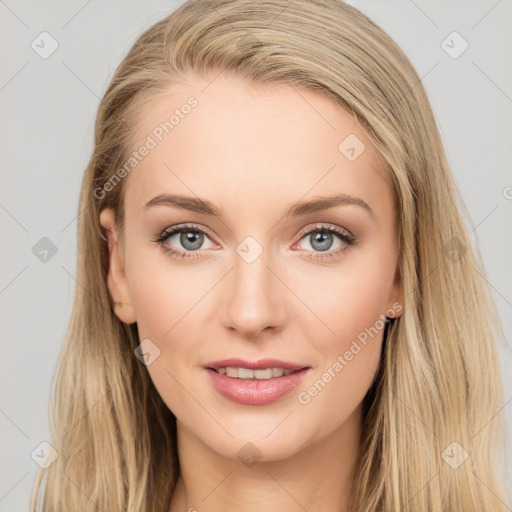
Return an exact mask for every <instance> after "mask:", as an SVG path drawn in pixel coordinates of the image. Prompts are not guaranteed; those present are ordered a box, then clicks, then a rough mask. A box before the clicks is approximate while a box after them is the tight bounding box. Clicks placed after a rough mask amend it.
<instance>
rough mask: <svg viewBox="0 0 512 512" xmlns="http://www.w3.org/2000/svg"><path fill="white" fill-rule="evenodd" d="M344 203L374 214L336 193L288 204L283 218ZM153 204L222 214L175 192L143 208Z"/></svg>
mask: <svg viewBox="0 0 512 512" xmlns="http://www.w3.org/2000/svg"><path fill="white" fill-rule="evenodd" d="M345 205H356V206H361V207H362V208H364V209H365V210H367V211H368V212H369V213H370V214H371V215H372V216H375V214H374V212H373V210H372V209H371V208H370V205H369V204H368V203H366V202H365V201H363V200H362V199H360V198H359V197H355V196H351V195H348V194H342V193H341V194H336V195H334V196H328V197H318V198H315V199H311V200H308V201H302V202H299V203H295V204H293V205H291V206H289V207H288V208H287V209H286V210H285V212H284V214H283V218H286V217H299V216H303V215H308V214H310V213H316V212H320V211H324V210H328V209H329V208H334V207H335V206H345ZM154 206H176V207H177V208H182V209H184V210H189V211H192V212H197V213H204V214H206V215H212V216H214V217H222V216H223V215H224V214H223V212H222V210H220V209H219V208H217V207H216V206H215V205H214V204H213V203H211V202H210V201H208V200H207V199H201V198H199V197H190V196H183V195H176V194H160V195H158V196H156V197H154V198H153V199H151V200H150V201H148V202H147V203H146V204H145V205H144V208H143V210H144V211H146V210H148V209H149V208H152V207H154Z"/></svg>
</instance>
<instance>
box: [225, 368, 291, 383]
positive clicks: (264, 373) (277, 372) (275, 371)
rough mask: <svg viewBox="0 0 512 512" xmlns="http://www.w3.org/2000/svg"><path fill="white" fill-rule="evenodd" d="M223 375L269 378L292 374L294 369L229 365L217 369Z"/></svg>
mask: <svg viewBox="0 0 512 512" xmlns="http://www.w3.org/2000/svg"><path fill="white" fill-rule="evenodd" d="M217 372H218V373H220V374H221V375H226V376H228V377H233V378H235V379H258V380H268V379H271V378H272V377H282V376H283V375H290V373H293V370H285V369H283V368H265V369H264V370H250V369H249V368H234V367H232V366H228V367H227V368H219V369H218V370H217Z"/></svg>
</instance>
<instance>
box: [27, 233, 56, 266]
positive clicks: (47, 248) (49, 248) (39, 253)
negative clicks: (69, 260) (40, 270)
mask: <svg viewBox="0 0 512 512" xmlns="http://www.w3.org/2000/svg"><path fill="white" fill-rule="evenodd" d="M32 254H33V255H34V256H35V257H36V258H37V259H38V260H39V261H41V262H42V263H48V262H49V261H50V260H51V259H52V258H53V257H54V256H55V255H56V254H57V246H56V245H55V244H54V243H53V242H52V241H51V240H50V239H49V238H48V237H46V236H43V238H41V239H40V240H39V241H38V242H36V243H35V244H34V246H33V247H32Z"/></svg>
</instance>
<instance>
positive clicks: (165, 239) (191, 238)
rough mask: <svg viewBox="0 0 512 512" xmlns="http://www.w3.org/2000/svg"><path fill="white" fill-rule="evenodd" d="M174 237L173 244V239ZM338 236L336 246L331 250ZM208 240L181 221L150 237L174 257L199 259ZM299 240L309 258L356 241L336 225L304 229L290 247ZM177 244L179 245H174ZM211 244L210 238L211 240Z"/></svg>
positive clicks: (332, 253) (327, 255)
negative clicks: (181, 223)
mask: <svg viewBox="0 0 512 512" xmlns="http://www.w3.org/2000/svg"><path fill="white" fill-rule="evenodd" d="M173 238H174V239H175V240H174V241H173V243H170V241H171V242H172V239H173ZM336 238H337V239H338V242H337V245H338V246H337V247H335V249H334V250H330V249H331V248H332V246H333V244H335V243H336ZM205 239H206V240H210V236H209V235H208V233H206V231H204V230H203V229H201V228H200V227H199V226H197V225H195V224H183V225H180V226H174V227H172V228H169V229H166V230H165V231H163V232H162V233H161V234H160V235H158V237H157V238H156V239H155V240H153V241H154V242H156V243H157V244H159V245H160V246H161V247H162V250H163V251H164V252H166V253H168V254H170V255H171V256H173V257H175V258H180V259H185V258H199V257H200V256H201V254H200V252H199V250H200V249H209V248H211V247H212V246H213V245H210V246H209V247H203V243H204V241H205ZM302 240H306V242H307V243H308V244H309V246H310V248H311V249H308V248H306V252H311V253H312V254H311V255H309V256H307V257H308V258H311V259H319V260H322V259H330V258H333V257H335V256H338V255H339V254H340V253H341V252H342V251H344V250H345V249H347V247H348V246H350V245H353V244H355V237H354V236H353V235H352V234H351V233H350V232H349V231H348V230H344V229H342V228H340V227H338V226H325V225H321V226H315V229H310V230H309V231H307V232H305V234H303V235H302V236H301V238H300V240H299V242H297V243H296V244H295V245H294V246H293V247H294V248H295V247H296V246H297V244H299V243H300V242H301V241H302ZM176 244H179V245H180V246H181V248H180V247H178V248H176ZM210 244H211V240H210Z"/></svg>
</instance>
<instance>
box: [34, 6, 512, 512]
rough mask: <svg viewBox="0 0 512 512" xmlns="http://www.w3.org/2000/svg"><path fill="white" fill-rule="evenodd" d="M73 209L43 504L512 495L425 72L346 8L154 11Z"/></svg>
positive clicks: (103, 123) (415, 503)
mask: <svg viewBox="0 0 512 512" xmlns="http://www.w3.org/2000/svg"><path fill="white" fill-rule="evenodd" d="M79 209H80V211H82V214H81V215H80V217H79V226H78V230H79V240H78V253H79V260H78V275H77V281H78V282H79V283H81V284H82V286H80V287H77V288H76V296H75V303H74V308H73V313H72V318H71V323H70V327H69V330H68V335H67V339H66V342H65V346H64V349H63V351H62V355H61V359H60V363H59V368H58V373H57V376H56V380H55V384H54V386H55V387H54V391H53V394H52V395H53V396H52V400H53V407H54V409H53V417H52V435H53V438H54V441H53V445H54V448H55V450H56V452H57V454H58V457H57V458H56V459H55V460H54V462H53V463H52V464H50V465H48V468H47V469H46V470H45V471H43V470H42V471H41V473H40V474H39V477H38V480H37V482H36V487H35V492H34V495H33V500H32V510H36V509H38V508H37V506H38V503H37V501H38V500H37V497H38V494H39V491H40V490H42V489H43V487H42V485H41V484H42V478H43V476H45V475H46V481H45V496H44V499H40V500H39V505H40V506H41V508H40V509H41V510H45V511H46V510H48V511H49V510H52V511H57V510H81V511H86V510H98V509H99V510H105V511H107V510H133V511H140V510H148V511H165V512H169V511H170V512H176V511H178V510H200V511H201V510H204V511H214V510H234V509H235V508H236V509H238V510H243V511H246V512H247V511H253V510H260V509H261V508H262V506H265V505H271V507H272V508H273V509H276V510H290V511H291V510H308V511H315V510H323V511H349V510H350V511H365V512H370V511H382V512H384V511H386V512H387V511H392V510H393V511H399V510H407V511H427V510H428V511H439V512H440V511H445V510H464V511H465V512H468V511H475V512H476V511H493V512H494V511H499V510H505V502H506V497H505V491H504V486H503V482H502V477H501V476H500V474H499V472H498V470H497V468H496V467H495V455H496V453H497V446H498V442H502V441H503V439H502V437H500V435H501V436H502V432H501V430H500V427H502V426H503V425H502V423H500V422H502V418H501V416H499V415H497V412H498V411H499V410H500V408H501V406H502V397H501V381H500V376H499V373H498V364H497V357H496V352H495V335H496V333H497V332H499V326H498V322H497V316H496V314H495V311H494V307H493V304H492V301H491V300H490V297H489V294H488V290H487V289H486V288H485V286H484V281H483V280H482V279H481V277H480V276H479V275H478V273H480V274H482V275H484V274H483V269H482V267H481V263H480V260H479V259H478V258H477V257H476V256H475V255H474V254H473V250H472V248H471V242H470V238H469V235H468V233H467V230H466V227H465V225H464V222H463V218H462V216H461V213H460V209H461V206H460V199H459V197H458V194H457V191H456V189H455V186H454V183H453V179H452V177H451V174H450V170H449V167H448V164H447V161H446V157H445V153H444V149H443V146H442V142H441V139H440V136H439V132H438V129H437V126H436V122H435V119H434V117H433V114H432V111H431V108H430V106H429V102H428V98H427V96H426V93H425V90H424V88H423V86H422V84H421V81H420V79H419V77H418V75H417V73H416V72H415V70H414V69H413V67H412V65H411V63H410V62H409V60H408V59H407V57H406V56H405V55H404V53H403V52H402V51H401V50H400V49H399V48H398V47H397V45H396V44H395V43H394V42H393V41H392V40H391V39H390V37H389V36H387V35H386V34H385V33H384V32H383V31H382V30H381V29H380V28H379V27H377V26H376V25H375V24H374V23H373V22H372V21H371V20H369V19H368V18H367V17H365V16H364V15H363V14H362V13H360V12H359V11H358V10H357V9H355V8H353V7H350V6H348V5H346V4H344V3H342V2H340V1H336V0H329V1H319V0H318V1H311V0H307V1H306V0H297V1H296V2H293V6H290V5H289V3H288V2H287V1H285V0H260V1H258V2H251V1H247V0H235V1H227V0H199V1H194V2H191V1H190V2H187V3H185V4H184V5H182V6H181V7H180V8H178V9H177V10H176V11H175V12H174V13H173V14H171V15H170V16H169V17H167V18H165V19H163V20H162V21H160V22H158V23H156V24H155V25H154V26H153V27H151V28H150V29H149V30H147V31H146V32H145V33H144V34H143V35H142V36H140V38H139V39H138V40H137V41H136V43H135V44H134V46H133V47H132V49H131V50H130V52H129V53H128V55H127V56H126V58H125V59H124V60H123V62H122V63H121V65H120V66H119V68H118V69H117V71H116V73H115V76H114V77H113V79H112V81H111V83H110V85H109V87H108V90H107V92H106V94H105V96H104V98H103V100H102V102H101V105H100V108H99V112H98V117H97V122H96V133H95V148H94V153H93V155H92V158H91V161H90V163H89V166H88V168H87V169H86V172H85V175H84V180H83V185H82V193H81V198H80V205H79ZM495 328H498V329H495ZM493 329H494V330H493Z"/></svg>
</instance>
